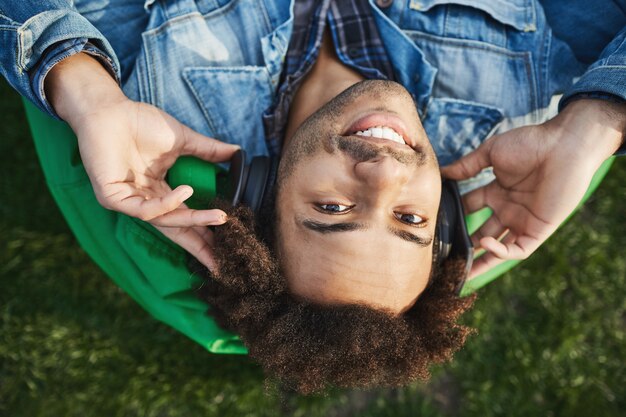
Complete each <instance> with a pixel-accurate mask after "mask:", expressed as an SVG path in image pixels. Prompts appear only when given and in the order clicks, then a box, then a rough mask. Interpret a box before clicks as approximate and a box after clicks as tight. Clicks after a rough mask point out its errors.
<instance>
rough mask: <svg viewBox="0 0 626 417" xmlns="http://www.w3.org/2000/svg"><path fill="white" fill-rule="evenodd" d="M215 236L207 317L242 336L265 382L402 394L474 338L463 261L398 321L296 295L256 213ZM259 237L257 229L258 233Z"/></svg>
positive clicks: (237, 217)
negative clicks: (460, 288)
mask: <svg viewBox="0 0 626 417" xmlns="http://www.w3.org/2000/svg"><path fill="white" fill-rule="evenodd" d="M227 211H229V213H228V214H229V220H228V222H227V223H225V224H224V225H222V226H220V227H217V228H216V230H215V255H216V259H217V269H216V271H217V272H215V273H211V272H210V271H209V270H207V269H206V268H203V270H202V271H201V272H200V273H199V274H200V275H201V278H202V279H203V280H204V285H202V287H201V288H200V289H199V290H198V293H199V295H200V297H201V298H202V299H203V300H205V301H206V302H207V303H208V304H209V305H210V309H209V314H210V315H212V316H213V317H214V319H215V320H216V322H217V323H218V324H219V325H220V326H221V327H223V328H225V329H227V330H230V331H233V332H235V333H237V334H238V335H240V337H241V340H242V341H243V343H244V344H245V345H246V347H247V348H248V351H249V354H250V356H251V357H252V358H253V359H254V360H255V361H257V362H258V363H259V364H260V365H261V366H262V367H263V368H264V370H265V371H266V373H267V374H269V375H270V376H273V377H275V378H278V380H279V381H280V382H281V383H282V384H283V386H286V387H288V388H291V389H294V390H297V391H299V392H301V393H312V392H318V391H321V390H323V389H325V388H326V387H328V386H337V387H355V386H359V387H367V386H373V385H386V386H395V385H402V384H406V383H409V382H411V381H413V380H416V379H427V378H428V377H429V369H428V368H429V366H430V365H431V364H433V363H441V362H445V361H448V360H450V359H451V357H452V354H453V353H454V352H455V351H456V350H458V349H459V348H460V347H461V346H462V345H463V344H464V343H465V340H466V338H467V337H468V335H469V334H470V333H472V332H473V329H471V328H468V327H466V326H463V325H460V324H458V323H457V320H458V318H459V316H460V315H461V314H462V313H463V312H465V311H466V310H467V309H469V308H470V307H471V305H472V304H473V301H474V297H473V296H472V297H466V298H460V297H458V296H457V294H456V291H455V288H456V287H457V285H458V283H459V281H460V280H461V278H462V275H463V262H462V261H457V260H449V261H446V262H444V264H443V266H442V267H439V268H437V270H435V271H434V274H435V275H434V277H433V278H434V279H433V282H432V284H431V285H430V286H429V287H428V288H427V289H426V290H425V291H424V292H423V293H422V294H421V295H420V297H419V299H418V300H417V302H416V303H415V305H414V306H413V307H412V308H411V309H410V310H408V311H406V312H405V313H404V314H402V315H400V316H393V315H391V314H388V313H386V312H384V311H380V310H376V309H374V308H372V307H368V306H365V305H356V304H349V305H320V304H317V303H313V302H310V301H307V300H305V299H302V298H299V297H297V296H295V295H292V294H290V292H289V290H288V287H287V283H286V280H285V278H284V277H283V275H281V272H280V268H279V263H278V261H277V259H276V258H275V256H274V254H273V251H272V250H271V248H270V245H268V243H267V240H264V239H262V238H261V237H260V236H259V233H262V232H260V231H259V229H258V224H257V223H256V222H255V216H254V215H253V213H252V211H251V210H250V209H248V208H246V207H237V208H234V209H229V210H227ZM255 228H256V229H255Z"/></svg>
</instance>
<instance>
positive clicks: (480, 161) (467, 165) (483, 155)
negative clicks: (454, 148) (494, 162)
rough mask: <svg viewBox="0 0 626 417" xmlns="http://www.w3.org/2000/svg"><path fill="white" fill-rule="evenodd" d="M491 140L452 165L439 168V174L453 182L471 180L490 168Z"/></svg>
mask: <svg viewBox="0 0 626 417" xmlns="http://www.w3.org/2000/svg"><path fill="white" fill-rule="evenodd" d="M492 139H493V138H489V139H487V140H486V141H485V142H483V144H482V145H480V146H479V147H478V148H476V150H474V151H473V152H470V153H468V154H467V155H465V156H464V157H462V158H460V159H458V160H457V161H455V162H453V163H452V164H450V165H448V166H445V167H443V168H441V174H442V175H443V176H444V177H446V178H450V179H453V180H464V179H467V178H472V177H473V176H475V175H476V174H478V173H479V172H480V171H482V170H483V169H485V168H487V167H488V166H491V160H490V157H489V153H490V151H491V146H492V144H493V140H492Z"/></svg>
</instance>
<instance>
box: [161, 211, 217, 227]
mask: <svg viewBox="0 0 626 417" xmlns="http://www.w3.org/2000/svg"><path fill="white" fill-rule="evenodd" d="M226 220H227V216H226V213H224V212H223V211H222V210H193V209H189V208H177V209H175V210H173V211H170V212H169V213H165V214H163V215H161V216H158V217H155V218H154V219H152V220H150V223H152V224H153V225H155V226H163V227H192V226H218V225H220V224H224V223H225V222H226Z"/></svg>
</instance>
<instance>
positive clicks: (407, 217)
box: [394, 213, 425, 226]
mask: <svg viewBox="0 0 626 417" xmlns="http://www.w3.org/2000/svg"><path fill="white" fill-rule="evenodd" d="M394 216H396V219H398V220H400V221H401V222H402V223H406V224H409V225H411V226H420V225H423V224H424V223H425V220H424V219H423V218H422V217H420V216H418V215H417V214H407V213H394Z"/></svg>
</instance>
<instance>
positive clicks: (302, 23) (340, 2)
mask: <svg viewBox="0 0 626 417" xmlns="http://www.w3.org/2000/svg"><path fill="white" fill-rule="evenodd" d="M327 24H328V27H329V29H330V32H331V34H332V38H333V43H334V46H335V51H336V53H337V56H338V57H339V59H340V60H341V61H342V62H343V63H344V64H345V65H347V66H349V67H351V68H353V69H355V70H356V71H358V72H360V73H361V74H362V75H363V76H364V77H365V78H366V79H390V80H393V79H394V74H393V68H392V67H391V62H390V61H389V57H388V56H387V52H386V51H385V47H384V45H383V43H382V40H381V38H380V35H379V33H378V28H377V27H376V22H375V21H374V16H373V15H372V12H371V10H370V6H369V3H368V1H367V0H336V1H335V0H298V1H296V2H295V4H294V26H293V34H292V36H291V40H290V43H289V50H288V51H287V56H286V58H285V64H284V68H283V73H282V76H281V81H280V84H279V86H278V94H277V98H276V100H275V102H274V105H273V107H272V108H270V109H268V110H267V111H266V112H265V114H264V115H263V122H264V128H265V137H266V140H267V142H268V143H267V145H268V149H269V151H270V154H271V155H279V154H280V151H281V147H282V142H283V136H284V132H285V128H286V126H287V118H288V116H289V108H290V106H291V101H292V99H293V96H294V94H295V92H296V91H297V89H298V87H299V86H300V84H301V82H302V80H303V79H304V77H305V76H306V74H307V73H308V72H309V71H310V70H311V68H313V65H314V64H315V61H316V59H317V55H318V53H319V49H320V46H321V44H322V36H323V34H324V30H325V28H326V25H327Z"/></svg>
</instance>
